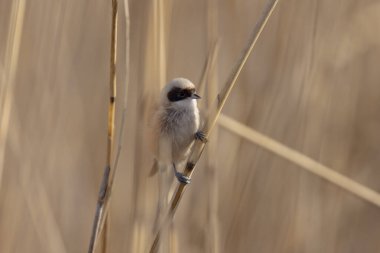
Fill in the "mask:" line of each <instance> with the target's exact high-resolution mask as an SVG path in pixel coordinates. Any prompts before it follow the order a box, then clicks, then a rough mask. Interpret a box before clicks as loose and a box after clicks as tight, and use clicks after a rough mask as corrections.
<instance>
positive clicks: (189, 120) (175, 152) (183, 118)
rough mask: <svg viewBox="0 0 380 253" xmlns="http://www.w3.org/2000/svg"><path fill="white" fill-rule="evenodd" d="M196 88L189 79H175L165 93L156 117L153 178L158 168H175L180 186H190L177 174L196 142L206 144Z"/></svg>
mask: <svg viewBox="0 0 380 253" xmlns="http://www.w3.org/2000/svg"><path fill="white" fill-rule="evenodd" d="M200 98H201V97H200V96H199V95H198V94H197V92H196V89H195V85H194V84H193V83H192V82H191V81H190V80H188V79H186V78H181V77H180V78H174V79H173V80H171V81H170V82H169V83H168V84H166V86H165V87H164V88H163V89H162V91H161V95H160V102H159V105H158V108H157V109H156V112H155V114H154V116H153V121H154V122H153V129H154V133H153V135H154V136H155V138H154V144H155V145H154V147H155V148H154V149H155V152H154V153H155V165H154V166H153V168H152V171H151V175H152V174H154V173H155V172H156V171H158V169H159V168H167V167H169V166H172V167H173V170H174V175H175V177H176V178H177V180H178V181H179V182H180V183H183V184H189V183H190V178H189V177H187V176H185V175H184V174H182V173H180V172H178V170H177V166H179V165H181V164H183V163H184V162H185V161H186V159H187V158H188V157H189V155H190V151H191V147H192V146H193V144H194V141H195V140H200V141H202V142H204V143H206V142H207V138H206V136H205V134H204V133H203V132H202V131H200V129H199V127H200V114H199V109H198V105H197V100H198V99H200Z"/></svg>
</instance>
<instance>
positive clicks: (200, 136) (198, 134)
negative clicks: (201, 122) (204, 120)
mask: <svg viewBox="0 0 380 253" xmlns="http://www.w3.org/2000/svg"><path fill="white" fill-rule="evenodd" d="M195 139H196V140H200V141H201V142H203V143H206V142H207V141H208V140H207V138H206V135H205V133H204V132H202V131H198V132H196V133H195Z"/></svg>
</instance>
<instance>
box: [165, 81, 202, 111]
mask: <svg viewBox="0 0 380 253" xmlns="http://www.w3.org/2000/svg"><path fill="white" fill-rule="evenodd" d="M200 98H201V97H200V96H199V95H198V94H197V93H196V90H195V86H194V84H193V83H192V82H191V81H189V80H188V79H185V78H175V79H173V80H172V81H170V82H169V83H168V84H167V85H166V86H165V87H164V89H163V90H162V95H161V100H162V102H163V103H164V104H169V105H173V106H179V107H186V106H193V105H196V104H197V102H196V100H197V99H200Z"/></svg>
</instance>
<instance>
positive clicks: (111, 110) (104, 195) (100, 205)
mask: <svg viewBox="0 0 380 253" xmlns="http://www.w3.org/2000/svg"><path fill="white" fill-rule="evenodd" d="M117 10H118V2H117V0H112V22H111V26H112V27H111V55H110V82H109V89H110V100H109V104H108V132H107V159H106V167H105V168H104V174H103V179H102V182H101V185H100V190H99V195H98V201H97V205H96V211H95V217H94V223H93V228H92V234H91V239H90V245H89V249H88V252H89V253H94V252H95V249H96V246H97V243H98V240H99V235H100V233H101V232H102V229H103V226H104V222H105V220H106V218H107V211H108V209H107V207H108V205H109V203H108V202H109V200H110V196H111V190H112V183H113V180H112V177H113V176H112V175H114V169H112V172H111V162H112V155H113V144H114V128H115V127H114V126H115V99H116V54H117V16H118V15H117ZM104 235H107V234H104ZM106 247H107V238H106V237H104V236H103V252H104V250H105V249H106Z"/></svg>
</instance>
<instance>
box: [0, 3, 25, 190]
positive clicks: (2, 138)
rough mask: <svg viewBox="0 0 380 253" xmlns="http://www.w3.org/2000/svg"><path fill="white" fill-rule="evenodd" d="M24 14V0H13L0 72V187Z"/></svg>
mask: <svg viewBox="0 0 380 253" xmlns="http://www.w3.org/2000/svg"><path fill="white" fill-rule="evenodd" d="M24 16H25V1H24V0H18V1H13V2H12V10H11V15H10V22H9V30H8V35H7V43H6V47H5V57H4V58H5V60H4V63H3V64H4V71H3V72H2V73H1V83H0V115H1V120H0V189H1V183H2V175H3V170H4V157H5V146H6V142H7V136H8V128H9V121H10V113H11V104H12V99H13V86H14V82H15V78H16V70H17V65H18V60H19V57H18V56H19V52H20V44H21V36H22V28H23V24H24Z"/></svg>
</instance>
